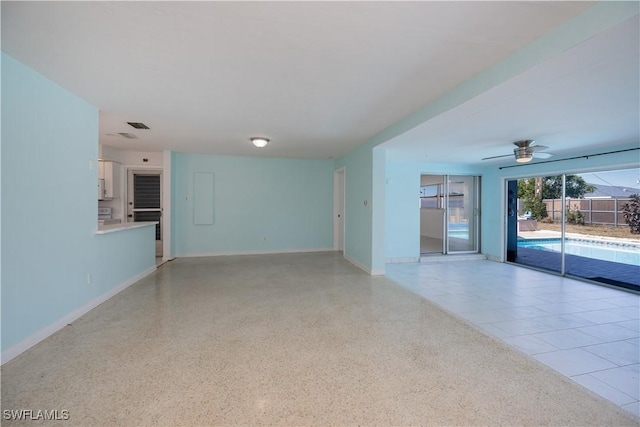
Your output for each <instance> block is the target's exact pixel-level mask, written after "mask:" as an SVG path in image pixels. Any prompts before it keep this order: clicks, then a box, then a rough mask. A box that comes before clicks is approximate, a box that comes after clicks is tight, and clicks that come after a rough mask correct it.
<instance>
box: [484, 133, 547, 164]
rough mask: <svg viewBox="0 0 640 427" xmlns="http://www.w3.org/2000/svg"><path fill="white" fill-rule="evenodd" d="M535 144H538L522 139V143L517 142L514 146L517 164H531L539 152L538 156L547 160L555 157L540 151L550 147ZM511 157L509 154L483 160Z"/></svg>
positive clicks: (531, 140)
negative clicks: (534, 155)
mask: <svg viewBox="0 0 640 427" xmlns="http://www.w3.org/2000/svg"><path fill="white" fill-rule="evenodd" d="M535 143H536V142H535V141H534V140H533V139H522V140H520V141H515V142H514V143H513V145H515V146H516V148H514V149H513V154H514V156H515V158H516V162H518V163H527V162H530V161H531V160H533V153H535V152H538V154H539V155H540V158H542V159H547V158H549V157H551V156H552V155H553V154H551V153H540V151H542V150H546V149H547V148H549V147H546V146H544V145H534V144H535ZM510 156H511V155H510V154H507V155H504V156H492V157H485V158H484V159H482V160H491V159H499V158H502V157H510Z"/></svg>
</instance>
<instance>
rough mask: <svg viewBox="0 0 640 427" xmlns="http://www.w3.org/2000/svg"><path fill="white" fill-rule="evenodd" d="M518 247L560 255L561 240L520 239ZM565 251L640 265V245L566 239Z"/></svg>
mask: <svg viewBox="0 0 640 427" xmlns="http://www.w3.org/2000/svg"><path fill="white" fill-rule="evenodd" d="M518 246H519V247H522V248H530V249H539V250H543V251H550V252H558V253H559V252H560V250H561V249H560V247H561V239H560V238H555V239H520V240H518ZM564 250H565V253H567V254H570V255H577V256H581V257H585V258H594V259H600V260H603V261H611V262H619V263H622V264H630V265H640V245H632V244H624V243H618V242H600V241H596V240H586V239H565V246H564Z"/></svg>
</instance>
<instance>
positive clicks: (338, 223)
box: [333, 167, 347, 253]
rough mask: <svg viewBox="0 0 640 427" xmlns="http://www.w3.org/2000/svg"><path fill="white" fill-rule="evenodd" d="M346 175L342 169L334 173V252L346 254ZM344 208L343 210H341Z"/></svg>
mask: <svg viewBox="0 0 640 427" xmlns="http://www.w3.org/2000/svg"><path fill="white" fill-rule="evenodd" d="M346 183H347V180H346V173H345V168H344V167H341V168H340V169H336V170H334V171H333V250H334V251H342V252H343V253H344V235H345V223H346V221H345V211H346V197H345V196H346ZM340 207H342V209H340Z"/></svg>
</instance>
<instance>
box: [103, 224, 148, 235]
mask: <svg viewBox="0 0 640 427" xmlns="http://www.w3.org/2000/svg"><path fill="white" fill-rule="evenodd" d="M156 224H158V222H157V221H142V222H125V223H122V224H109V225H98V229H97V230H96V234H107V233H115V232H116V231H124V230H131V229H133V228H142V227H148V226H151V225H153V226H155V225H156Z"/></svg>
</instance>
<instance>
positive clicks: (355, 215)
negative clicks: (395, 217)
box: [335, 145, 373, 270]
mask: <svg viewBox="0 0 640 427" xmlns="http://www.w3.org/2000/svg"><path fill="white" fill-rule="evenodd" d="M342 167H344V168H345V172H344V178H345V212H344V220H345V223H344V226H345V235H344V241H345V244H344V255H345V257H347V258H349V259H351V260H352V261H355V262H356V263H358V264H359V265H360V266H361V267H363V268H365V269H366V270H371V269H372V265H373V264H372V253H373V237H372V236H373V230H372V223H373V221H372V217H373V213H372V204H371V202H372V200H371V199H372V195H373V150H372V148H371V146H369V145H362V146H360V147H358V148H356V149H355V150H352V151H351V152H350V153H349V154H347V155H346V156H344V157H342V158H340V159H338V160H337V161H336V166H335V168H336V169H339V168H342ZM365 201H366V205H365Z"/></svg>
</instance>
